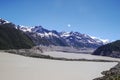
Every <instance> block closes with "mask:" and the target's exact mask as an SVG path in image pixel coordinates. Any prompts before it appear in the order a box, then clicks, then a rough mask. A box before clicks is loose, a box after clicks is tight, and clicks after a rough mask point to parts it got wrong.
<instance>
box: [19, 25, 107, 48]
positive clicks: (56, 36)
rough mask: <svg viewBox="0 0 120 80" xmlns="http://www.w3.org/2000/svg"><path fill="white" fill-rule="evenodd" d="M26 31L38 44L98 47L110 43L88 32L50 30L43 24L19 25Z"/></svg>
mask: <svg viewBox="0 0 120 80" xmlns="http://www.w3.org/2000/svg"><path fill="white" fill-rule="evenodd" d="M18 29H20V30H21V31H23V32H24V33H26V34H27V35H28V36H29V37H30V38H31V39H32V40H33V42H34V43H35V44H36V45H45V46H49V45H55V46H69V47H75V48H97V47H99V46H101V45H104V44H106V43H108V42H107V41H106V42H104V41H102V40H100V39H97V38H92V37H90V36H89V35H87V34H81V33H79V32H58V31H56V30H48V29H45V28H43V27H42V26H35V27H25V26H20V25H19V27H18Z"/></svg>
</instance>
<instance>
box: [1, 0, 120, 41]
mask: <svg viewBox="0 0 120 80" xmlns="http://www.w3.org/2000/svg"><path fill="white" fill-rule="evenodd" d="M0 3H1V4H0V17H1V18H4V19H7V20H9V21H12V22H13V23H15V24H19V25H26V26H36V25H42V26H43V27H44V28H47V29H50V30H52V29H54V30H57V31H78V32H80V33H85V34H89V35H92V36H96V37H100V38H104V39H110V40H117V39H120V32H119V31H120V0H0Z"/></svg>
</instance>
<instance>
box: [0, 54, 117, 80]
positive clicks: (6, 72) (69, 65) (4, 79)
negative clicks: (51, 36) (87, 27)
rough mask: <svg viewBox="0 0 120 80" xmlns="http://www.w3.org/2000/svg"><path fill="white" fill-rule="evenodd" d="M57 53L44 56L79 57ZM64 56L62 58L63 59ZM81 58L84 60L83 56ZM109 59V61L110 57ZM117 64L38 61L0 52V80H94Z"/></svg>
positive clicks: (88, 56) (87, 55)
mask: <svg viewBox="0 0 120 80" xmlns="http://www.w3.org/2000/svg"><path fill="white" fill-rule="evenodd" d="M56 53H57V52H47V53H44V54H46V55H47V54H50V55H53V56H57V57H58V55H61V54H62V55H63V54H64V56H65V57H68V58H71V56H73V58H78V56H77V57H75V56H76V55H78V54H73V53H70V54H69V53H67V54H66V53H63V52H60V54H59V53H58V54H56ZM68 54H69V55H68ZM62 55H61V57H63V56H62ZM79 55H81V54H79ZM83 55H85V56H86V58H97V57H95V56H94V57H92V56H90V55H89V54H83ZM85 56H84V58H85ZM79 57H80V56H79ZM81 57H82V58H83V56H81ZM101 58H102V57H101ZM103 58H104V57H103ZM107 58H108V59H109V57H107ZM105 59H106V58H105ZM112 59H114V58H112ZM116 64H117V62H87V61H59V60H48V59H38V58H31V57H24V56H20V55H15V54H9V53H5V52H0V80H92V79H94V78H96V77H100V76H102V75H101V72H102V71H105V70H109V69H110V68H112V67H113V66H115V65H116Z"/></svg>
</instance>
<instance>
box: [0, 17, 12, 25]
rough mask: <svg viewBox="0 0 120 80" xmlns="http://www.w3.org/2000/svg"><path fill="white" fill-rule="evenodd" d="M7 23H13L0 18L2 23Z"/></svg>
mask: <svg viewBox="0 0 120 80" xmlns="http://www.w3.org/2000/svg"><path fill="white" fill-rule="evenodd" d="M6 23H11V22H9V21H7V20H5V19H2V18H0V24H6Z"/></svg>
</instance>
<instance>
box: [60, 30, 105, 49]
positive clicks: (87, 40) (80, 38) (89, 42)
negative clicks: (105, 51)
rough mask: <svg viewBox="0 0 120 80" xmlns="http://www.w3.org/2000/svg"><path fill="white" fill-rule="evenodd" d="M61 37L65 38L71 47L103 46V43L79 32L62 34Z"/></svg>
mask: <svg viewBox="0 0 120 80" xmlns="http://www.w3.org/2000/svg"><path fill="white" fill-rule="evenodd" d="M61 37H62V38H64V39H65V40H66V42H67V43H68V44H69V45H70V46H76V47H79V46H80V47H91V48H94V47H97V46H101V45H103V42H102V41H99V42H98V41H97V40H95V39H92V38H91V37H90V36H88V35H86V34H81V33H79V32H62V33H61Z"/></svg>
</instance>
